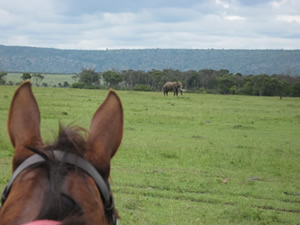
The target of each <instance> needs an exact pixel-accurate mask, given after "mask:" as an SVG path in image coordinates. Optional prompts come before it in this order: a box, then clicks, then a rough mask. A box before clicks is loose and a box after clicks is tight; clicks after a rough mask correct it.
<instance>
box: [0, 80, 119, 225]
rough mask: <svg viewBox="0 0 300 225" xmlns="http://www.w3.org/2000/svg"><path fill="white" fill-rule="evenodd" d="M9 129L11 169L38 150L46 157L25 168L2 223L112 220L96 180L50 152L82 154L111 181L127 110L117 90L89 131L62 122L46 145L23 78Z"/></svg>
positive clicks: (3, 210) (2, 213)
mask: <svg viewBox="0 0 300 225" xmlns="http://www.w3.org/2000/svg"><path fill="white" fill-rule="evenodd" d="M8 133H9V137H10V140H11V143H12V145H13V146H14V148H15V152H14V156H13V171H14V170H15V169H16V168H17V167H18V166H19V165H20V164H21V163H22V162H23V161H24V160H25V159H27V158H28V157H29V156H31V155H32V154H34V152H35V153H38V154H40V155H42V156H43V157H44V158H46V159H47V160H46V163H45V164H43V165H42V166H35V167H33V168H28V169H25V170H24V171H23V172H22V173H21V174H20V175H19V176H18V177H17V178H16V180H15V181H14V183H13V185H12V187H11V191H10V193H9V195H8V198H7V200H6V201H5V203H4V204H3V205H2V207H1V209H0V225H13V224H15V225H17V224H18V225H19V224H24V223H28V222H31V221H34V220H37V219H52V220H59V221H62V224H64V225H67V224H89V225H94V224H95V225H96V224H97V225H101V224H107V223H108V221H107V218H106V216H105V212H104V206H103V203H102V199H101V196H100V193H99V191H98V188H97V186H96V184H95V182H94V181H93V179H92V178H91V177H90V176H88V175H87V174H86V173H85V172H83V171H81V170H80V169H76V168H74V167H70V166H67V165H65V164H64V163H60V164H57V162H54V161H53V160H51V151H52V150H57V149H59V150H61V151H71V152H72V153H74V154H78V155H79V156H81V157H83V158H84V159H86V160H88V161H89V162H90V163H91V164H92V165H93V166H94V167H95V168H96V169H97V170H98V171H99V172H100V173H101V175H102V177H103V178H104V180H105V181H106V182H108V177H109V172H110V160H111V158H112V157H113V156H114V154H115V153H116V151H117V149H118V148H119V145H120V143H121V140H122V136H123V110H122V105H121V101H120V99H119V97H118V96H117V94H116V93H115V92H114V91H112V90H110V92H109V93H108V96H107V98H106V99H105V101H104V102H103V104H102V105H101V106H100V107H99V108H98V109H97V111H96V112H95V114H94V117H93V119H92V121H91V125H90V129H89V131H86V130H84V129H83V128H79V127H75V126H73V127H66V128H64V127H62V126H61V127H60V132H59V136H58V138H57V141H56V142H55V143H53V144H51V145H48V146H46V145H44V144H43V141H42V139H41V135H40V112H39V108H38V104H37V102H36V100H35V98H34V96H33V93H32V90H31V84H30V82H28V81H27V82H24V83H22V84H21V85H20V87H19V88H18V89H17V91H16V92H15V95H14V97H13V100H12V103H11V107H10V112H9V118H8ZM115 214H117V212H116V211H115Z"/></svg>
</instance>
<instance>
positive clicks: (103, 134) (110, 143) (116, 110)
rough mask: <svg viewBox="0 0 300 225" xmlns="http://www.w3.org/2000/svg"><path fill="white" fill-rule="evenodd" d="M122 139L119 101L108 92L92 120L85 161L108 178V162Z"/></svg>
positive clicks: (121, 109)
mask: <svg viewBox="0 0 300 225" xmlns="http://www.w3.org/2000/svg"><path fill="white" fill-rule="evenodd" d="M122 137H123V108H122V104H121V100H120V98H119V97H118V95H117V94H116V92H114V91H113V90H110V91H109V93H108V95H107V97H106V99H105V100H104V102H103V103H102V105H101V106H100V107H99V108H98V110H97V111H96V112H95V114H94V117H93V119H92V122H91V125H90V130H89V136H88V142H87V143H88V148H89V151H87V152H86V154H85V156H86V157H87V159H88V160H89V161H90V162H91V163H92V164H93V165H94V166H95V167H96V168H97V169H98V170H100V172H102V173H103V176H105V177H108V175H109V170H110V160H111V158H112V157H113V156H114V154H115V153H116V151H117V150H118V148H119V146H120V144H121V140H122Z"/></svg>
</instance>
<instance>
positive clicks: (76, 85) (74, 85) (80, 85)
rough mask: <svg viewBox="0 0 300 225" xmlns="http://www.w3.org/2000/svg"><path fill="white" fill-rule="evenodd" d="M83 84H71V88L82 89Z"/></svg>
mask: <svg viewBox="0 0 300 225" xmlns="http://www.w3.org/2000/svg"><path fill="white" fill-rule="evenodd" d="M83 86H84V85H83V84H81V83H73V84H72V88H83Z"/></svg>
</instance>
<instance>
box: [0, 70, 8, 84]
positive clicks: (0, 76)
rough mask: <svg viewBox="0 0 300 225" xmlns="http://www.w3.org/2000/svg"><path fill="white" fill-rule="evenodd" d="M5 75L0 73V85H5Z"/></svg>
mask: <svg viewBox="0 0 300 225" xmlns="http://www.w3.org/2000/svg"><path fill="white" fill-rule="evenodd" d="M6 75H7V73H5V72H0V84H5V80H4V76H6Z"/></svg>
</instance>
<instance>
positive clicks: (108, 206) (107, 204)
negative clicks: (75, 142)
mask: <svg viewBox="0 0 300 225" xmlns="http://www.w3.org/2000/svg"><path fill="white" fill-rule="evenodd" d="M53 156H54V158H55V160H57V161H59V162H64V163H67V164H70V165H73V166H75V167H78V168H80V169H82V170H83V171H85V172H86V173H87V174H88V175H89V176H91V177H92V178H93V179H94V181H95V183H96V185H97V187H98V189H99V192H100V195H101V198H102V201H103V205H104V209H105V214H106V216H107V218H108V221H109V224H113V225H115V224H117V219H116V217H115V215H114V209H115V204H114V200H113V197H112V194H111V191H110V185H109V183H108V184H106V183H105V181H104V179H103V178H102V176H101V175H100V174H99V173H98V171H97V170H96V169H95V167H94V166H93V165H92V164H91V163H89V162H88V161H87V160H85V159H83V158H82V157H79V156H78V155H75V154H72V153H67V152H63V151H59V150H54V151H53ZM45 161H46V160H45V159H44V158H43V157H42V156H40V155H38V154H34V155H32V156H30V157H29V158H27V159H26V160H24V162H22V163H21V164H20V165H19V166H18V168H17V169H16V170H15V172H14V173H13V174H12V176H11V178H10V180H9V181H8V183H7V186H6V187H5V189H4V191H3V193H2V197H1V203H2V206H3V204H4V202H5V200H6V199H7V197H8V194H9V192H10V189H11V186H12V184H13V182H14V180H15V179H16V178H17V176H18V175H19V174H20V173H21V172H22V171H23V170H25V169H27V168H29V167H32V166H33V165H36V164H39V163H42V162H45Z"/></svg>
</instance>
